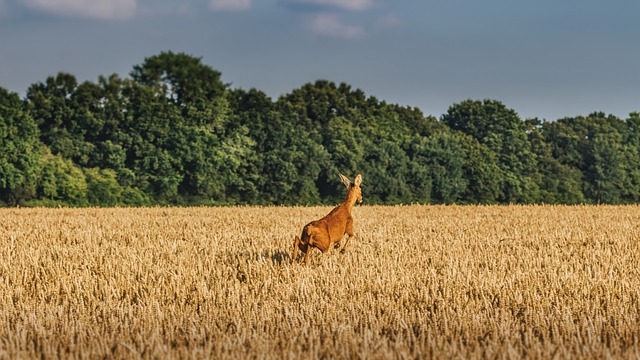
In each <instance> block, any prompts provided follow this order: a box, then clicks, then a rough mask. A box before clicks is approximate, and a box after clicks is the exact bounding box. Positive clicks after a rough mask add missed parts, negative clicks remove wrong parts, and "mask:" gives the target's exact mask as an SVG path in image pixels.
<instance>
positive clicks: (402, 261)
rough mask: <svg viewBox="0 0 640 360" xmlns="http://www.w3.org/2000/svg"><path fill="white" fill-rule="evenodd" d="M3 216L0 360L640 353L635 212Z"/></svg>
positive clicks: (21, 212)
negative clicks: (336, 242) (340, 244)
mask: <svg viewBox="0 0 640 360" xmlns="http://www.w3.org/2000/svg"><path fill="white" fill-rule="evenodd" d="M329 210H330V208H328V207H224V208H206V207H202V208H141V209H126V208H115V209H0V244H1V247H0V359H14V358H91V359H95V358H116V359H118V358H134V359H135V358H144V359H147V358H163V359H164V358H168V359H171V358H192V359H238V358H260V359H263V358H264V359H268V358H277V359H299V358H305V359H307V358H314V359H315V358H347V359H358V358H362V359H396V358H398V359H405V358H436V359H455V358H460V359H473V358H510V359H511V358H544V359H550V358H560V359H562V358H599V359H602V358H639V357H640V271H639V270H638V267H639V264H640V245H639V240H640V207H638V206H620V207H613V206H598V207H596V206H575V207H568V206H557V207H556V206H417V205H416V206H395V207H382V206H356V207H355V208H354V210H353V213H354V218H355V228H356V237H355V238H354V239H353V240H352V241H351V244H350V247H349V249H348V250H347V252H346V254H344V255H341V254H340V253H339V251H338V250H334V249H331V250H330V251H329V252H328V253H326V254H321V253H320V252H319V251H318V250H314V252H313V253H312V254H311V261H310V264H309V266H304V265H300V264H295V265H293V266H292V265H291V264H290V262H291V250H292V244H293V239H294V236H295V235H299V232H300V230H301V229H302V227H303V226H304V225H305V224H306V223H307V222H308V221H310V220H313V219H316V218H319V217H321V216H323V215H325V214H326V213H327V212H328V211H329Z"/></svg>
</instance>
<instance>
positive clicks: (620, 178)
mask: <svg viewBox="0 0 640 360" xmlns="http://www.w3.org/2000/svg"><path fill="white" fill-rule="evenodd" d="M221 79H222V74H221V73H220V72H219V71H217V70H215V69H213V68H212V67H210V66H209V65H206V64H204V63H202V61H201V59H200V58H196V57H193V56H191V55H188V54H184V53H173V52H162V53H160V54H158V55H155V56H151V57H149V58H146V59H144V61H143V62H142V63H141V64H138V65H135V66H133V69H132V71H131V73H130V74H129V77H127V78H123V77H120V76H119V75H117V74H114V75H110V76H107V77H105V76H101V77H99V78H98V80H97V82H90V81H86V82H82V83H80V82H78V80H77V79H76V77H75V76H74V75H72V74H69V73H58V74H56V75H53V76H50V77H48V78H47V79H45V80H44V81H42V82H38V83H35V84H33V85H31V86H30V87H29V88H28V89H27V91H26V95H25V97H24V98H23V99H20V97H19V96H18V95H17V94H15V93H11V92H9V91H7V90H5V89H3V88H0V150H1V151H0V204H3V205H6V206H11V205H15V204H22V205H70V206H114V205H132V206H138V205H156V204H167V205H169V204H171V205H191V204H210V205H226V204H260V205H274V204H275V205H279V204H287V205H292V204H300V205H313V204H332V203H335V202H337V201H339V200H340V199H341V198H342V196H343V192H344V189H343V187H342V185H341V183H340V181H339V178H338V175H337V174H338V172H342V173H345V174H347V175H351V176H353V175H355V174H356V173H362V174H363V176H364V181H363V185H362V186H363V192H364V199H365V202H368V203H374V204H400V203H438V204H449V203H459V204H470V203H473V204H496V203H499V204H506V203H550V204H578V203H593V204H604V203H606V204H624V203H637V202H639V201H640V114H638V113H632V114H630V115H629V117H628V118H627V119H619V118H617V117H615V116H613V115H606V114H604V113H592V114H589V115H587V116H576V117H572V118H563V119H557V120H555V121H541V120H539V119H535V118H534V119H521V118H520V117H519V115H518V113H517V112H516V111H515V110H513V109H510V108H508V107H507V106H506V105H505V104H503V103H501V102H500V101H497V100H491V99H484V100H464V101H461V102H460V103H456V104H453V105H451V107H450V108H449V109H448V111H447V112H446V113H445V114H443V115H442V116H440V117H439V118H436V117H434V116H431V115H425V114H423V113H422V111H421V110H420V109H417V108H414V107H406V106H399V105H396V104H389V103H387V102H385V101H383V100H379V99H377V98H375V97H373V96H368V95H367V94H365V92H364V91H362V90H360V89H353V88H352V87H351V86H349V85H348V84H344V83H341V84H336V83H333V82H330V81H325V80H319V81H316V82H314V83H308V84H304V85H303V86H301V87H300V88H297V89H293V90H292V91H291V92H290V93H288V94H284V95H282V96H280V97H279V98H277V99H272V98H270V97H269V96H267V95H266V94H265V93H264V92H262V91H260V90H258V89H249V90H245V89H233V88H231V87H230V85H229V84H226V83H224V82H222V80H221Z"/></svg>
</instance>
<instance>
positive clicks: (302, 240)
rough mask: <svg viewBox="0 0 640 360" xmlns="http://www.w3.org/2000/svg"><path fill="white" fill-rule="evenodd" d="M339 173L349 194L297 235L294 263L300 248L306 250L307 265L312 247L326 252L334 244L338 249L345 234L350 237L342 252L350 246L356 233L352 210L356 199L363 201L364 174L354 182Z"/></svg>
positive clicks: (305, 260)
mask: <svg viewBox="0 0 640 360" xmlns="http://www.w3.org/2000/svg"><path fill="white" fill-rule="evenodd" d="M338 174H339V175H340V179H342V183H343V184H344V186H346V187H347V196H346V197H345V199H344V201H342V202H341V203H340V204H339V205H338V206H336V207H335V208H334V209H333V210H331V212H330V213H329V214H328V215H327V216H325V217H323V218H322V219H319V220H314V221H312V222H310V223H308V224H307V225H305V226H304V228H303V229H302V235H300V236H296V237H295V242H294V243H293V259H292V260H291V263H292V264H293V263H295V261H296V255H297V253H298V249H300V251H302V252H304V263H305V265H306V264H308V263H309V253H310V252H311V249H313V248H317V249H318V250H320V251H322V253H326V252H327V251H328V250H329V248H330V247H331V245H333V248H334V249H337V248H339V247H340V241H341V240H342V238H343V237H344V235H345V234H347V235H348V236H349V237H348V238H347V242H346V243H345V244H344V246H343V247H342V250H341V251H340V253H341V254H344V253H345V251H346V249H347V246H349V242H350V241H351V238H353V235H354V231H353V217H352V216H351V210H352V209H353V206H354V205H355V203H356V201H357V202H358V203H362V189H361V188H360V184H361V183H362V174H358V175H357V176H356V177H355V179H354V180H353V183H352V182H351V180H349V179H348V178H347V177H346V176H344V175H342V174H340V173H338Z"/></svg>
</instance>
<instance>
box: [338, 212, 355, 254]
mask: <svg viewBox="0 0 640 360" xmlns="http://www.w3.org/2000/svg"><path fill="white" fill-rule="evenodd" d="M345 233H346V234H347V235H349V237H348V238H347V242H345V243H344V246H343V247H342V250H340V254H344V253H345V251H346V250H347V246H348V245H349V242H350V241H351V238H352V237H353V233H354V231H353V220H352V219H351V218H349V219H348V220H347V229H346V231H345Z"/></svg>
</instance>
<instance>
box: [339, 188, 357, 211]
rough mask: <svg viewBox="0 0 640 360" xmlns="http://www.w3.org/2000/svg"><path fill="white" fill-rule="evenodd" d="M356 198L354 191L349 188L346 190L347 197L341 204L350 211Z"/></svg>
mask: <svg viewBox="0 0 640 360" xmlns="http://www.w3.org/2000/svg"><path fill="white" fill-rule="evenodd" d="M356 200H357V198H356V193H355V191H351V189H349V192H347V197H346V198H345V199H344V201H343V202H342V206H344V207H345V208H346V209H347V211H349V213H351V209H353V206H354V205H355V204H356Z"/></svg>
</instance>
